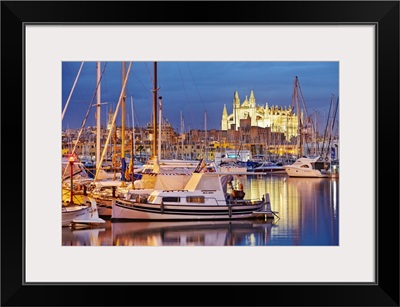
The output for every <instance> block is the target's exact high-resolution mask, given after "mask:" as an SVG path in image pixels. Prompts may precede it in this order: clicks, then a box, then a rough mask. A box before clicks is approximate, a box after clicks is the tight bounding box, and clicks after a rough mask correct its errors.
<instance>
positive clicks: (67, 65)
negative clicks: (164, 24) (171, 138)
mask: <svg viewBox="0 0 400 307" xmlns="http://www.w3.org/2000/svg"><path fill="white" fill-rule="evenodd" d="M81 63H82V62H63V63H62V111H63V110H64V108H65V105H66V103H67V101H68V97H69V96H71V98H70V101H69V103H68V107H67V108H66V109H65V115H64V118H63V119H62V128H63V129H66V128H80V127H81V125H82V122H83V120H84V118H85V116H86V115H87V114H88V116H87V121H86V124H85V126H94V125H95V124H96V119H95V113H96V108H95V107H90V105H91V102H92V100H93V97H94V94H95V92H96V80H97V73H96V62H84V64H83V67H82V71H81V73H80V75H79V78H78V80H77V82H76V86H75V89H74V90H73V91H72V87H73V84H74V81H75V78H76V76H77V74H78V71H79V68H80V66H81ZM125 63H126V64H125V65H126V70H127V71H128V68H129V62H125ZM103 69H104V74H103V76H102V79H101V94H100V97H101V98H100V100H101V102H102V103H104V104H102V107H101V122H102V124H104V125H105V123H106V116H107V113H109V110H110V108H112V109H113V110H115V108H116V106H117V103H118V99H119V96H120V94H121V89H122V62H101V70H102V71H103ZM296 76H297V77H298V80H299V83H300V87H301V93H302V97H303V99H304V103H305V106H306V108H307V112H308V114H314V113H315V114H316V118H317V120H318V122H319V123H318V125H319V127H320V128H322V127H325V125H326V120H327V117H328V112H329V108H330V106H331V99H332V95H334V96H333V97H334V101H335V103H336V101H337V99H338V97H339V62H157V86H158V87H159V91H158V95H157V96H162V104H163V108H162V115H163V118H165V120H167V121H168V122H169V123H170V124H171V125H172V127H173V128H174V129H175V130H176V131H177V132H180V131H181V114H182V118H183V122H184V127H185V131H187V129H188V128H189V127H190V128H191V129H204V127H205V126H206V128H207V129H208V130H209V129H220V125H221V115H222V110H223V107H224V104H225V105H226V107H227V111H228V114H231V113H232V112H233V110H232V101H233V96H234V92H235V91H238V93H239V98H240V100H241V103H243V101H244V100H245V98H246V96H247V97H249V96H250V92H251V90H253V92H254V96H255V99H256V104H257V105H261V106H265V104H266V103H268V105H269V106H272V105H273V106H275V105H277V106H280V107H285V106H286V107H289V106H291V105H292V94H293V83H294V79H295V77H296ZM153 80H154V62H132V66H131V70H130V73H129V75H128V82H127V86H126V112H127V117H126V124H127V126H129V127H130V126H131V125H132V108H131V106H133V114H134V121H135V122H134V124H135V126H145V125H146V124H147V123H149V122H150V121H151V116H152V108H153V94H152V90H153V89H154V84H153ZM96 102H97V99H96V98H94V100H93V104H95V103H96ZM299 103H300V107H301V108H303V103H302V100H301V97H299ZM89 108H90V111H88V110H89ZM88 112H89V113H88ZM331 112H333V111H331ZM120 113H121V108H120V109H119V114H120ZM295 113H296V114H297V110H296V109H295ZM205 114H206V115H205ZM331 115H332V113H331ZM336 119H338V115H337V117H336ZM120 124H121V118H120V115H119V116H118V117H117V125H120ZM319 130H320V129H319Z"/></svg>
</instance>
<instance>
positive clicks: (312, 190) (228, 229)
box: [62, 175, 339, 246]
mask: <svg viewBox="0 0 400 307" xmlns="http://www.w3.org/2000/svg"><path fill="white" fill-rule="evenodd" d="M235 181H236V183H238V181H241V182H242V183H243V186H244V190H245V191H246V198H247V197H249V198H253V199H257V198H261V197H262V195H263V194H265V193H266V192H268V193H269V195H270V200H271V206H272V209H273V210H274V211H277V212H278V215H279V217H280V218H279V219H274V220H268V221H264V220H262V219H260V220H250V221H210V222H204V221H202V222H200V221H198V222H182V221H180V222H118V223H117V222H111V221H107V222H106V224H105V225H104V227H103V228H100V229H86V230H85V229H83V230H71V229H69V228H66V227H64V228H63V230H62V242H63V245H77V246H107V245H110V246H266V245H286V246H305V245H319V246H335V245H338V244H339V235H338V223H339V197H338V196H339V184H338V183H339V179H337V178H335V179H329V178H288V177H287V176H276V175H275V176H271V175H269V176H265V175H264V176H261V175H259V176H241V177H237V178H235Z"/></svg>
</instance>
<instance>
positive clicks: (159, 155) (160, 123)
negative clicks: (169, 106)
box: [158, 96, 165, 160]
mask: <svg viewBox="0 0 400 307" xmlns="http://www.w3.org/2000/svg"><path fill="white" fill-rule="evenodd" d="M158 102H159V104H158V105H159V110H158V112H159V115H158V118H159V120H158V121H159V128H158V159H159V160H160V159H161V132H162V97H161V96H160V97H158ZM164 159H165V158H164Z"/></svg>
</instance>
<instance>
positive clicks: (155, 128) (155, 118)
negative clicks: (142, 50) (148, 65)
mask: <svg viewBox="0 0 400 307" xmlns="http://www.w3.org/2000/svg"><path fill="white" fill-rule="evenodd" d="M158 89H159V88H157V62H154V89H153V153H152V158H155V157H156V156H157V91H158Z"/></svg>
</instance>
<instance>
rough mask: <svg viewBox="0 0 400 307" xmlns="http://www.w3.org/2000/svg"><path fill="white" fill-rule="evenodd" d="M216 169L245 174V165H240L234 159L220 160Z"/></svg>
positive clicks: (223, 171) (222, 171)
mask: <svg viewBox="0 0 400 307" xmlns="http://www.w3.org/2000/svg"><path fill="white" fill-rule="evenodd" d="M218 171H219V172H221V173H235V174H243V175H246V174H247V166H246V165H240V164H238V163H237V162H236V161H233V160H232V161H228V159H226V160H224V161H222V162H221V163H220V164H219V165H218Z"/></svg>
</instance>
